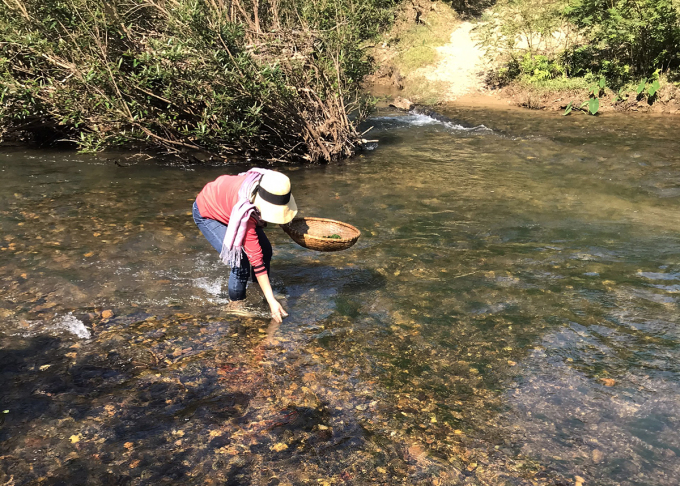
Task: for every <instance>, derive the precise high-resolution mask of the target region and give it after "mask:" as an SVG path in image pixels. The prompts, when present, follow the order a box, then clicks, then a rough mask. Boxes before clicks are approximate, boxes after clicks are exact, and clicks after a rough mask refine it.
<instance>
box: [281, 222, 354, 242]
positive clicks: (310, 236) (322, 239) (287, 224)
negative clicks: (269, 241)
mask: <svg viewBox="0 0 680 486" xmlns="http://www.w3.org/2000/svg"><path fill="white" fill-rule="evenodd" d="M304 220H313V221H328V222H332V223H336V224H340V225H342V226H345V227H347V228H350V229H352V230H354V231H356V233H357V234H356V235H355V236H353V237H351V238H322V237H321V236H314V235H310V234H309V233H301V232H299V231H295V230H294V229H293V228H291V227H290V223H292V222H293V221H304ZM281 226H285V227H286V229H288V231H290V232H292V233H296V234H298V235H301V236H306V237H308V238H313V239H315V240H319V241H323V242H326V243H349V242H350V241H354V240H357V239H358V238H359V237H360V236H361V231H360V230H359V228H357V227H356V226H353V225H351V224H349V223H345V222H344V221H338V220H336V219H330V218H318V217H315V216H301V217H299V218H293V219H292V220H291V221H290V222H288V223H286V224H284V225H281Z"/></svg>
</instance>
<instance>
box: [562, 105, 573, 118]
mask: <svg viewBox="0 0 680 486" xmlns="http://www.w3.org/2000/svg"><path fill="white" fill-rule="evenodd" d="M573 104H574V102H573V101H570V102H569V104H568V105H567V108H566V109H565V110H564V113H562V116H567V115H568V114H569V113H571V109H572V105H573Z"/></svg>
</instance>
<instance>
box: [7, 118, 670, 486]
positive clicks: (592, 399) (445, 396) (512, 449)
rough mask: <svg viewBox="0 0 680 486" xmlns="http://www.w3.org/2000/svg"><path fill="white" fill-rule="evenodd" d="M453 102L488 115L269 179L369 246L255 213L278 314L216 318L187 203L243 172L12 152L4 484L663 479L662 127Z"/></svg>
mask: <svg viewBox="0 0 680 486" xmlns="http://www.w3.org/2000/svg"><path fill="white" fill-rule="evenodd" d="M448 115H449V117H450V118H451V119H452V120H456V123H458V124H460V125H461V126H464V127H477V126H481V125H483V126H486V127H490V128H491V129H492V131H488V130H487V131H480V130H477V131H470V130H460V129H456V128H455V127H453V126H446V125H445V124H443V123H442V122H441V121H437V120H435V121H432V122H430V121H427V120H423V119H422V117H423V115H418V116H410V117H408V116H407V117H402V118H399V117H398V115H397V114H394V113H385V114H379V115H378V116H377V117H376V119H375V120H372V122H371V124H372V125H374V126H375V128H374V129H373V131H372V132H371V134H372V136H373V137H375V138H379V139H380V140H381V145H380V147H379V149H377V150H375V151H372V152H370V153H367V154H365V155H364V156H361V157H357V158H355V159H353V160H350V161H347V162H346V163H344V164H340V165H337V166H330V167H318V168H300V167H290V168H282V170H285V171H287V173H288V175H289V176H290V177H291V179H292V181H293V187H294V190H295V196H296V200H297V201H298V204H299V207H300V208H301V210H302V212H303V213H304V214H305V215H314V216H324V217H329V218H336V219H342V220H347V221H349V222H351V223H352V224H355V225H356V226H357V227H359V228H360V229H361V230H362V235H363V236H362V238H361V240H360V241H359V242H358V243H357V245H355V246H354V247H353V248H352V249H351V250H350V251H348V252H340V253H336V254H320V253H315V252H312V251H308V250H304V249H302V248H300V247H297V246H296V245H295V244H294V243H293V242H292V241H290V240H289V239H288V238H287V236H286V235H285V234H283V232H281V231H280V230H278V229H277V228H269V229H268V230H267V231H268V235H269V236H270V239H271V240H272V243H273V245H274V247H275V257H274V262H273V265H274V278H273V283H274V287H275V291H276V292H277V293H279V294H281V295H282V298H283V299H284V300H285V305H286V306H287V308H288V309H289V311H290V314H291V317H290V318H288V319H286V321H285V322H284V323H283V324H282V325H281V326H280V328H278V329H274V328H272V327H271V326H270V323H269V321H268V320H267V319H266V318H264V314H263V317H255V318H249V319H244V318H237V317H234V316H228V315H224V314H223V313H222V305H223V304H224V303H225V302H226V300H225V296H224V293H223V290H222V289H223V288H224V287H225V286H226V278H227V274H226V271H225V268H224V267H223V266H222V265H221V264H220V263H219V261H218V259H217V257H216V255H214V254H213V253H212V250H211V249H210V247H209V245H208V244H207V243H206V242H205V241H203V240H202V238H201V236H200V234H199V233H198V231H197V230H196V228H195V227H194V225H193V222H192V221H191V217H190V207H191V202H192V201H193V197H194V196H195V194H196V193H197V192H198V191H199V190H200V188H201V187H202V185H203V184H204V183H205V182H206V181H209V180H212V179H213V178H214V177H215V176H216V175H217V174H219V173H222V172H239V171H241V170H242V168H240V167H226V168H196V169H195V170H193V171H184V170H179V169H173V168H161V167H158V166H156V165H155V164H153V163H152V162H139V163H136V164H134V165H132V166H129V167H119V166H116V165H115V164H114V163H113V162H112V161H110V160H106V157H109V158H112V157H117V156H113V155H108V156H106V157H105V158H95V157H89V156H77V155H73V154H63V153H48V152H32V151H23V150H16V151H13V152H11V151H9V152H4V153H3V154H2V155H0V170H3V172H2V174H3V176H4V178H5V181H6V184H4V185H3V186H2V190H0V227H1V228H2V236H1V241H0V250H1V251H0V264H1V265H2V269H1V270H0V278H2V281H3V285H2V291H1V292H0V332H2V337H1V338H0V339H1V341H0V342H2V351H0V356H1V358H0V359H2V366H1V367H0V368H1V370H2V371H0V380H1V381H2V390H3V397H2V407H1V408H3V409H6V410H9V411H8V413H5V414H2V420H4V423H3V425H2V428H1V429H0V433H1V434H2V445H1V446H0V448H1V451H0V454H2V456H3V458H4V459H3V461H2V465H1V466H0V481H1V482H7V481H10V480H11V479H10V478H12V477H13V478H14V479H13V481H15V483H16V484H33V483H37V482H38V481H43V482H45V483H49V484H56V483H58V482H59V481H65V482H69V481H72V480H73V478H76V477H81V478H84V479H83V482H84V483H89V484H109V483H111V484H121V483H127V484H157V483H159V482H163V481H166V482H168V481H169V482H173V481H174V482H183V483H194V482H196V483H199V482H200V483H214V484H219V483H222V482H226V483H228V484H303V483H304V482H305V481H312V482H317V483H323V482H324V481H325V482H327V483H329V484H336V483H343V482H344V483H350V484H364V483H365V484H375V483H378V482H382V483H394V484H397V483H400V482H401V481H402V479H404V478H406V481H407V482H408V483H410V484H457V483H459V482H462V481H465V480H466V478H469V479H467V480H468V481H472V482H473V483H480V484H483V483H490V484H501V483H502V482H506V483H508V484H529V483H532V484H537V483H544V484H558V483H560V482H561V483H563V484H565V483H566V484H569V483H570V482H573V480H574V476H576V475H578V476H581V477H583V478H585V480H586V483H589V482H591V483H593V484H668V485H671V484H676V483H677V481H678V478H679V477H680V471H678V469H677V466H676V465H675V464H676V462H677V461H675V460H674V458H675V455H676V454H678V452H679V451H680V436H679V435H678V433H677V430H678V427H677V423H676V422H677V417H678V416H680V415H679V414H678V410H677V403H678V396H677V395H678V384H679V383H680V379H679V378H680V377H679V376H678V372H680V368H679V367H678V365H677V363H678V357H679V356H678V339H679V337H680V336H678V329H679V327H678V312H677V305H678V285H680V277H678V275H680V246H679V245H678V238H677V236H678V232H677V228H678V227H680V226H678V223H679V222H680V221H678V214H679V212H678V201H677V186H678V185H679V184H678V180H677V177H678V174H680V172H679V171H678V170H677V167H678V163H679V162H680V160H678V156H677V153H678V152H677V141H676V140H675V138H674V136H673V133H674V131H673V130H668V131H667V132H666V131H659V130H652V129H650V128H649V127H650V125H649V118H636V117H625V118H618V117H615V116H602V117H598V118H594V117H571V118H565V117H558V116H553V115H549V114H534V113H531V114H527V113H525V112H521V113H517V112H511V111H509V112H485V111H482V110H476V109H463V108H460V109H457V110H456V111H452V112H451V113H448ZM425 122H427V123H425ZM665 123H668V124H670V125H673V126H675V125H677V124H678V122H677V121H675V120H674V119H670V118H669V119H666V120H665ZM675 128H677V127H675ZM251 290H253V289H251ZM249 299H251V303H252V305H253V306H255V307H257V306H261V302H259V301H258V299H260V300H261V297H259V296H258V294H257V293H255V292H250V293H249ZM44 451H49V452H48V453H45V452H44Z"/></svg>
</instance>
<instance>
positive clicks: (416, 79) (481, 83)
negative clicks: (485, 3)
mask: <svg viewBox="0 0 680 486" xmlns="http://www.w3.org/2000/svg"><path fill="white" fill-rule="evenodd" d="M428 3H429V2H428ZM442 17H443V18H445V19H446V22H442V21H441V20H436V21H435V19H440V18H442ZM479 25H480V22H477V21H463V20H461V19H460V17H459V16H458V14H456V12H454V11H453V10H451V9H450V8H449V7H447V6H446V5H444V4H439V3H436V2H435V3H431V4H430V5H429V6H425V5H420V4H419V3H417V2H416V3H414V4H413V5H410V6H409V8H408V9H402V10H401V11H400V13H399V15H398V21H397V22H395V26H394V27H393V29H392V30H391V31H390V32H389V33H388V34H386V35H385V37H384V40H383V42H381V43H379V44H378V45H376V46H374V47H373V50H372V55H373V57H374V58H375V59H376V62H377V63H378V69H377V70H376V72H375V73H373V74H372V75H370V76H368V77H367V78H366V82H365V89H367V90H368V92H370V93H371V94H372V95H374V96H376V97H377V98H379V99H380V100H382V101H383V102H386V103H391V102H393V101H394V100H395V99H397V98H405V99H407V100H408V101H409V102H411V103H413V104H424V105H430V106H444V107H445V106H455V105H461V106H466V105H471V106H481V107H488V108H492V107H496V108H497V107H505V106H516V107H519V108H528V109H531V110H547V111H564V110H565V109H566V108H567V107H568V106H570V104H571V106H573V110H572V113H577V112H578V111H579V109H580V108H579V107H581V106H582V105H584V103H587V102H588V100H590V98H592V97H593V95H592V89H593V87H592V86H591V85H593V84H597V83H594V82H592V81H590V82H589V81H588V80H586V78H559V79H552V80H547V81H531V80H529V81H528V80H526V79H515V80H513V81H510V82H507V81H505V82H499V80H498V79H497V76H494V74H493V73H494V69H495V68H494V67H493V62H492V59H491V57H490V55H488V54H487V53H486V52H485V51H484V49H483V48H482V46H481V44H480V38H479V35H478V33H477V30H478V27H479ZM428 33H429V34H431V35H428ZM444 38H446V39H447V41H446V42H443V41H442V39H444ZM414 39H417V42H414ZM404 59H408V60H410V62H404ZM413 59H416V61H413ZM649 84H651V81H650V82H649ZM648 87H649V86H647V87H646V89H645V90H643V92H642V93H641V94H638V92H637V89H636V88H637V86H633V85H629V86H626V87H624V88H622V89H620V90H617V91H614V90H612V89H609V88H608V87H606V86H605V88H604V89H602V90H601V92H599V93H597V94H598V105H599V106H598V110H597V112H599V113H606V112H618V113H626V112H641V113H657V114H678V113H680V90H679V89H678V87H677V85H676V84H675V83H672V82H669V81H668V80H667V79H665V78H663V77H662V78H661V80H660V86H659V88H658V90H657V91H656V93H655V94H654V95H652V96H650V95H648V93H649V91H648ZM400 104H401V105H402V106H408V103H406V104H404V103H397V105H400ZM582 110H583V112H584V113H586V112H587V110H588V108H587V107H586V106H583V108H582Z"/></svg>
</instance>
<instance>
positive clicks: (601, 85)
mask: <svg viewBox="0 0 680 486" xmlns="http://www.w3.org/2000/svg"><path fill="white" fill-rule="evenodd" d="M602 88H604V78H600V89H602Z"/></svg>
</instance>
